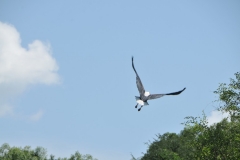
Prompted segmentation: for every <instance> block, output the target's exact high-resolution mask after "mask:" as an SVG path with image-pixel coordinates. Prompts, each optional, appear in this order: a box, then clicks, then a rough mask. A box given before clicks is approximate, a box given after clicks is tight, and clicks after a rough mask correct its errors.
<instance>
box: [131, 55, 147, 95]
mask: <svg viewBox="0 0 240 160" xmlns="http://www.w3.org/2000/svg"><path fill="white" fill-rule="evenodd" d="M132 67H133V70H134V72H135V73H136V83H137V88H138V91H139V94H140V95H144V93H145V90H144V87H143V84H142V82H141V79H140V77H139V76H138V74H137V71H136V69H135V67H134V64H133V57H132Z"/></svg>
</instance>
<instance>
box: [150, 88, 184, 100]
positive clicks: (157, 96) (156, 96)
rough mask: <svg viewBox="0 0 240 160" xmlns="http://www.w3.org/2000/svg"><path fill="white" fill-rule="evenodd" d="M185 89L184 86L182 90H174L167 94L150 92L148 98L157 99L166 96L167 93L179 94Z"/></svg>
mask: <svg viewBox="0 0 240 160" xmlns="http://www.w3.org/2000/svg"><path fill="white" fill-rule="evenodd" d="M185 89H186V88H183V89H182V90H181V91H178V92H172V93H166V94H150V95H149V96H148V100H151V99H157V98H160V97H162V96H165V95H178V94H180V93H182V92H183V91H184V90H185Z"/></svg>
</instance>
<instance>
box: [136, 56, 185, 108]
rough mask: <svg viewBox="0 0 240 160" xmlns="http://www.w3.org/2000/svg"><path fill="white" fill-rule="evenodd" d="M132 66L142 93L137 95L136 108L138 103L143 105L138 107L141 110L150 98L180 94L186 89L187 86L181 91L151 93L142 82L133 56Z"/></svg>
mask: <svg viewBox="0 0 240 160" xmlns="http://www.w3.org/2000/svg"><path fill="white" fill-rule="evenodd" d="M132 67H133V70H134V72H135V73H136V84H137V88H138V91H139V94H140V97H137V96H135V97H136V101H137V105H136V106H135V108H137V107H138V104H139V105H140V106H141V107H140V108H139V109H138V111H140V110H141V108H142V107H143V106H145V105H149V104H148V102H147V101H148V100H152V99H157V98H161V97H162V96H165V95H178V94H180V93H182V92H183V91H184V90H185V89H186V88H184V89H182V90H181V91H178V92H172V93H166V94H150V92H146V91H145V89H144V87H143V84H142V82H141V79H140V77H139V76H138V74H137V71H136V69H135V67H134V64H133V57H132Z"/></svg>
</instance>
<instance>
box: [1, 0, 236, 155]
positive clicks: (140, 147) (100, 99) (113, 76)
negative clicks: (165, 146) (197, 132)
mask: <svg viewBox="0 0 240 160" xmlns="http://www.w3.org/2000/svg"><path fill="white" fill-rule="evenodd" d="M239 8H240V2H239V1H238V0H235V1H234V0H233V1H223V0H218V1H216V0H215V1H211V2H210V1H151V2H146V1H77V0H71V1H59V0H58V1H56V0H52V1H47V0H42V1H38V2H37V1H27V0H22V1H13V0H2V1H0V48H1V49H0V95H1V98H0V126H1V136H0V143H1V144H3V143H5V142H7V143H9V144H10V145H11V146H25V145H30V146H32V147H36V146H42V147H45V148H47V150H48V153H49V154H54V155H55V156H56V157H69V156H70V154H72V153H74V152H75V151H77V150H78V151H79V152H80V153H82V154H87V153H89V154H91V155H93V156H94V157H95V158H98V159H99V160H112V159H114V160H123V159H131V156H130V154H131V153H132V154H133V155H134V156H136V157H140V156H142V152H145V151H146V149H147V145H145V144H144V143H145V142H148V141H149V140H152V139H153V138H154V137H155V135H156V134H158V133H160V134H163V133H165V132H177V133H178V132H179V131H180V130H181V129H183V127H184V126H183V125H181V123H182V122H184V117H186V116H200V115H201V113H202V111H203V110H204V111H205V113H206V115H207V116H208V117H209V118H211V119H214V118H215V117H213V116H216V115H218V116H219V115H220V113H218V114H216V113H215V112H213V111H214V110H215V109H216V107H217V104H216V103H213V101H214V100H216V99H217V96H216V95H214V94H213V91H214V90H216V89H217V87H218V85H219V83H224V82H226V83H228V82H229V78H233V77H234V73H236V72H237V71H239V69H240V63H239V59H240V45H239V44H240V29H239V28H240V16H239V15H240V10H239ZM131 56H134V61H135V67H136V70H137V71H138V74H139V76H140V77H141V80H142V82H143V84H144V86H145V89H146V90H147V91H150V93H168V92H172V91H178V90H180V89H182V88H184V87H186V88H187V89H186V90H185V91H184V92H183V93H182V94H181V95H179V96H168V97H167V96H166V97H163V98H161V99H157V100H153V101H149V104H150V105H149V106H146V107H143V108H142V110H141V111H140V112H138V111H137V110H136V109H135V108H134V106H135V105H136V102H135V98H134V96H137V95H138V90H137V88H136V82H135V78H136V77H135V73H134V71H133V69H132V67H131ZM213 113H214V114H213Z"/></svg>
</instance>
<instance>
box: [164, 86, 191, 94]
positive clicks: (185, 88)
mask: <svg viewBox="0 0 240 160" xmlns="http://www.w3.org/2000/svg"><path fill="white" fill-rule="evenodd" d="M185 89H186V87H185V88H183V89H182V90H181V91H178V92H173V93H168V94H166V95H178V94H180V93H182V92H183V91H184V90H185Z"/></svg>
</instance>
